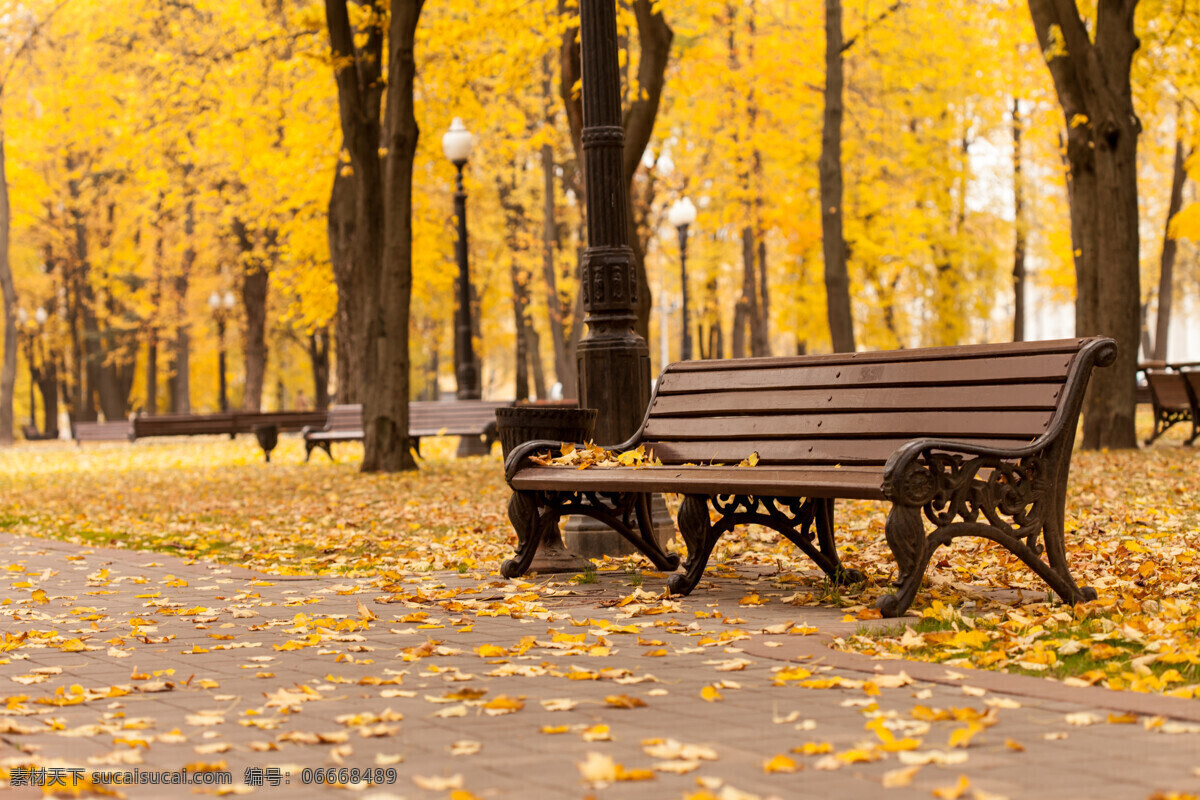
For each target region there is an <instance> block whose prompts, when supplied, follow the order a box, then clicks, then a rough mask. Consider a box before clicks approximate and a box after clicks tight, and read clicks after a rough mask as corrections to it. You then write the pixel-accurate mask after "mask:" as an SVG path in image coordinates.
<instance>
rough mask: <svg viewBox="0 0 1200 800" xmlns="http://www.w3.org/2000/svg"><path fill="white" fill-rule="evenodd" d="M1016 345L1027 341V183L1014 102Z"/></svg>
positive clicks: (1018, 108) (1018, 113)
mask: <svg viewBox="0 0 1200 800" xmlns="http://www.w3.org/2000/svg"><path fill="white" fill-rule="evenodd" d="M1012 124H1013V128H1012V135H1013V231H1014V238H1013V272H1012V275H1013V341H1014V342H1023V341H1025V183H1024V181H1023V180H1022V168H1021V125H1022V123H1021V101H1020V100H1019V99H1017V98H1016V97H1014V98H1013V104H1012Z"/></svg>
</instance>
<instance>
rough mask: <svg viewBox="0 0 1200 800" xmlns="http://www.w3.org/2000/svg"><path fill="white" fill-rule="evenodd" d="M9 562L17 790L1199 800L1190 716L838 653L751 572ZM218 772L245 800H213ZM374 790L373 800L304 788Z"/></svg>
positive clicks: (113, 553) (11, 748) (81, 557)
mask: <svg viewBox="0 0 1200 800" xmlns="http://www.w3.org/2000/svg"><path fill="white" fill-rule="evenodd" d="M3 543H4V550H3V555H0V582H2V583H3V589H2V591H0V598H2V599H0V602H2V603H3V604H2V605H0V640H2V641H0V685H2V686H3V687H4V692H3V694H2V695H0V768H2V769H6V770H8V772H9V775H10V780H11V782H12V783H13V784H30V783H33V782H43V783H45V782H49V781H52V780H60V781H63V780H65V781H68V782H69V781H70V776H71V775H72V772H71V770H73V769H74V770H76V772H75V773H74V774H75V775H82V776H85V777H87V776H90V775H91V774H92V772H93V771H100V770H107V771H117V772H122V771H126V770H141V771H142V772H143V773H146V774H153V775H154V776H155V777H156V778H158V779H162V778H163V777H164V776H163V775H161V774H160V773H169V772H171V771H177V770H181V769H182V768H184V767H185V766H186V767H187V769H188V773H187V774H188V775H189V776H190V779H191V780H200V781H201V783H200V784H198V785H186V786H183V785H180V786H162V785H134V786H110V787H109V788H110V789H117V790H120V792H121V793H122V794H123V795H124V796H126V797H130V798H183V797H195V796H196V794H197V793H201V794H252V795H254V796H261V797H274V796H278V797H281V798H282V797H290V798H309V797H312V798H316V797H327V796H335V797H336V796H340V795H346V796H359V797H370V798H375V800H383V799H384V798H397V797H403V798H448V797H453V798H464V799H465V798H470V797H477V798H513V799H514V800H516V799H517V798H520V799H521V800H531V799H534V798H547V800H549V799H551V798H553V799H554V800H557V799H558V798H584V797H589V796H592V797H596V798H630V797H639V798H640V797H654V798H683V797H693V796H695V797H710V796H711V797H717V798H722V800H737V799H738V798H741V799H743V800H744V799H747V798H753V797H758V798H763V799H764V800H765V799H766V798H808V797H811V798H834V797H836V798H855V797H876V796H880V797H886V798H896V799H897V800H903V799H904V798H918V797H920V798H928V797H930V796H941V797H962V798H979V799H980V800H986V798H996V797H1007V798H1010V799H1011V800H1018V798H1019V799H1020V800H1032V799H1033V798H1047V799H1049V798H1053V799H1054V800H1068V799H1069V798H1089V799H1091V800H1095V799H1097V798H1139V799H1140V798H1150V797H1152V796H1156V793H1161V795H1158V796H1162V797H1167V796H1171V793H1174V792H1178V793H1184V792H1187V793H1193V794H1195V793H1198V792H1200V777H1197V773H1196V769H1197V768H1198V767H1200V705H1198V704H1196V703H1195V702H1194V701H1186V700H1177V699H1173V698H1164V697H1152V696H1147V695H1135V694H1131V693H1117V692H1110V691H1108V690H1104V689H1096V688H1071V687H1066V686H1063V685H1061V684H1059V683H1055V682H1050V681H1045V680H1041V679H1036V678H1026V677H1019V676H1006V675H1000V674H992V673H981V672H976V671H972V670H969V669H958V668H947V667H946V666H942V665H931V664H919V663H913V662H903V661H895V660H891V661H873V660H871V659H868V658H866V657H863V656H857V655H849V654H844V653H839V652H834V651H831V650H828V649H826V647H825V642H826V641H828V639H827V637H826V635H825V634H827V633H833V634H835V635H846V634H852V633H853V632H854V631H855V629H856V627H857V625H859V624H863V623H856V622H852V621H844V620H843V613H844V612H842V611H839V610H836V609H832V608H829V609H812V608H797V607H794V606H790V605H787V604H785V603H784V602H783V601H782V600H783V598H782V597H781V596H780V595H781V593H780V592H779V591H778V590H776V589H769V586H770V583H769V582H768V581H762V582H761V587H759V584H758V583H757V582H756V581H755V579H754V577H753V575H749V576H747V575H743V576H741V577H738V578H721V577H715V576H710V577H709V578H708V579H707V580H706V582H705V583H703V584H701V586H700V588H699V589H697V591H696V592H695V593H694V594H693V595H692V596H691V597H689V598H686V599H683V600H679V601H666V602H664V601H663V600H662V599H661V598H660V597H659V596H657V593H659V592H661V590H662V586H663V585H664V584H665V581H664V580H663V579H662V578H661V577H654V576H652V575H648V576H647V577H646V578H645V584H644V585H643V586H642V587H641V590H640V592H643V593H642V594H639V593H637V592H638V591H639V590H635V589H634V588H632V587H631V586H630V576H629V575H626V574H625V573H622V572H616V573H603V572H602V573H600V575H599V576H598V579H597V582H595V583H584V584H579V585H572V584H568V583H565V582H562V583H560V584H559V585H558V586H557V587H551V586H548V585H547V580H546V579H536V578H535V579H534V581H533V582H532V583H534V584H535V585H534V586H530V585H529V584H523V583H521V582H518V581H504V580H501V579H498V578H496V577H495V576H494V575H492V576H488V575H486V574H463V575H459V574H454V573H438V574H428V575H417V576H412V575H406V576H403V577H396V579H395V583H393V584H391V585H389V586H386V587H385V586H382V585H381V584H380V582H378V581H375V582H368V581H362V580H354V581H352V580H338V579H336V578H317V579H311V578H303V577H278V576H261V575H255V574H251V573H249V572H248V571H246V570H243V569H241V568H237V567H228V566H218V565H214V564H206V563H204V564H202V563H195V564H188V563H185V562H184V561H183V560H180V559H177V558H172V557H169V556H165V555H161V554H154V553H146V552H132V551H124V550H110V549H102V548H81V547H78V546H74V545H70V544H66V543H62V542H58V541H50V540H40V539H29V538H23V537H7V536H6V537H4V540H3ZM756 587H757V588H756ZM533 589H537V591H533ZM622 598H624V599H622ZM384 601H390V602H384ZM747 601H749V602H747ZM756 603H762V604H760V605H759V604H756ZM871 624H888V623H886V622H881V623H871ZM814 626H815V627H816V628H818V629H820V631H821V633H814V632H813V631H812V628H813V627H814ZM905 740H911V741H908V742H906V741H905ZM951 740H954V741H955V742H956V743H958V744H960V745H961V744H966V745H967V746H966V747H951V746H950V742H951ZM916 742H919V744H916ZM906 747H912V748H913V749H911V750H903V748H906ZM806 748H807V753H806ZM922 764H923V765H922ZM31 766H34V767H37V768H39V769H44V770H46V771H45V772H31V771H30V770H29V769H28V768H29V767H31ZM327 768H345V771H344V772H343V773H341V775H339V773H338V772H337V770H336V769H334V770H330V769H327ZM206 770H208V771H212V774H214V775H217V774H220V773H222V772H227V773H228V774H229V775H230V778H231V780H232V784H231V785H228V786H225V787H217V786H214V785H205V784H204V783H203V781H204V779H205V777H206V776H204V775H202V773H204V771H206ZM352 770H353V771H356V772H355V773H352V772H351V771H352ZM364 773H367V777H368V778H377V779H378V781H377V783H376V785H374V786H369V785H367V784H366V783H361V782H360V783H358V784H356V785H351V786H344V787H342V788H340V789H339V790H338V791H332V792H331V790H330V788H329V787H328V786H325V785H319V784H316V783H313V781H316V780H317V779H318V778H332V779H334V780H340V781H341V782H342V783H349V782H350V781H352V779H353V778H355V777H358V778H362V777H363V774H364ZM3 774H4V773H3V772H0V775H3ZM197 775H201V777H200V778H197V777H196V776H197ZM885 785H887V786H889V787H891V788H887V789H885V788H883V787H884V786H885ZM705 791H707V792H708V794H703V793H702V792H705ZM934 792H940V794H938V795H932V794H931V793H934ZM5 794H6V796H10V797H12V798H14V800H17V799H18V798H26V797H29V798H34V797H42V796H43V795H42V790H41V789H39V788H35V787H33V786H30V785H25V786H19V785H14V786H12V787H9V788H6V790H5ZM63 794H67V792H63ZM85 796H86V795H85Z"/></svg>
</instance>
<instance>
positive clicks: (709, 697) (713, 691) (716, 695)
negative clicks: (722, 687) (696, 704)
mask: <svg viewBox="0 0 1200 800" xmlns="http://www.w3.org/2000/svg"><path fill="white" fill-rule="evenodd" d="M700 697H702V698H703V699H704V700H706V701H708V702H709V703H716V702H718V701H720V700H724V699H725V698H724V697H722V696H721V693H720V692H718V691H717V687H715V686H705V687H704V688H703V689H701V690H700Z"/></svg>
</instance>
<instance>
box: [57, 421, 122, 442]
mask: <svg viewBox="0 0 1200 800" xmlns="http://www.w3.org/2000/svg"><path fill="white" fill-rule="evenodd" d="M71 435H72V438H74V439H75V441H76V442H78V443H79V444H83V443H84V442H130V441H133V427H132V426H131V425H130V424H129V420H127V419H118V420H114V421H112V422H76V423H75V424H74V426H72V429H71Z"/></svg>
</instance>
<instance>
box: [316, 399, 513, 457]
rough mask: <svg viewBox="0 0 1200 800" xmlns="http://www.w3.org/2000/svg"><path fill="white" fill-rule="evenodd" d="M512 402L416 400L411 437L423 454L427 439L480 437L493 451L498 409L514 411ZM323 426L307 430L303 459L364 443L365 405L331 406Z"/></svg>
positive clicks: (412, 405) (410, 421) (410, 412)
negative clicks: (338, 444)
mask: <svg viewBox="0 0 1200 800" xmlns="http://www.w3.org/2000/svg"><path fill="white" fill-rule="evenodd" d="M512 406H513V401H512V400H450V401H445V402H442V401H429V400H414V401H413V402H410V403H409V404H408V438H409V439H410V440H412V447H413V449H414V450H416V451H417V452H418V453H419V452H421V438H422V437H425V436H480V437H483V440H484V444H485V445H486V446H487V448H488V449H489V450H490V449H491V447H492V443H493V442H495V441H496V435H497V434H496V409H498V408H511V407H512ZM323 422H324V425H322V426H321V427H316V426H312V427H308V428H305V429H304V430H303V431H302V432H301V435H302V436H303V437H304V460H305V461H307V460H308V459H309V458H311V457H312V451H313V450H314V449H316V448H318V447H319V448H321V449H322V450H324V451H325V454H326V455H327V456H329V458H330V459H332V458H333V444H334V443H335V442H361V441H362V439H363V424H362V405H361V404H358V403H355V404H347V405H340V406H331V407H330V409H329V415H328V417H327V419H325V420H323Z"/></svg>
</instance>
